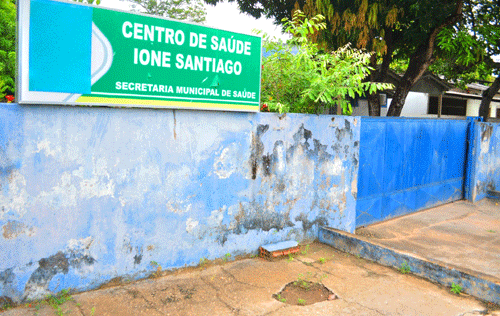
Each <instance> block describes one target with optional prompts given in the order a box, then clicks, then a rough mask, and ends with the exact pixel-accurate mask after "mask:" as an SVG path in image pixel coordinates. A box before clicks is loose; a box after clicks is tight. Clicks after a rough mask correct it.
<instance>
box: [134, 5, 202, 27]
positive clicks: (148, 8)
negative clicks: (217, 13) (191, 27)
mask: <svg viewBox="0 0 500 316" xmlns="http://www.w3.org/2000/svg"><path fill="white" fill-rule="evenodd" d="M128 1H129V2H131V3H133V4H137V5H139V6H140V7H141V8H142V9H143V10H141V11H143V12H145V13H148V14H153V15H158V16H164V17H168V18H171V19H175V20H187V21H191V22H197V23H202V22H204V21H205V19H206V16H207V11H206V9H205V6H204V5H203V2H201V0H128Z"/></svg>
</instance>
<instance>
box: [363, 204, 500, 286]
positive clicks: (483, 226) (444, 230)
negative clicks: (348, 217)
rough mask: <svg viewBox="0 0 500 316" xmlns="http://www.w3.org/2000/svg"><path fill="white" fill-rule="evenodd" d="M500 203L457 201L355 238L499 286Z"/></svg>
mask: <svg viewBox="0 0 500 316" xmlns="http://www.w3.org/2000/svg"><path fill="white" fill-rule="evenodd" d="M499 204H500V201H499V200H488V199H484V200H482V201H480V202H478V203H476V204H472V203H470V202H467V201H458V202H454V203H450V204H446V205H443V206H440V207H436V208H432V209H429V210H426V211H422V212H418V213H414V214H411V215H407V216H403V217H400V218H396V219H392V220H388V221H384V222H382V223H377V224H373V225H370V226H367V227H364V228H359V229H357V230H356V235H359V236H363V237H367V238H368V239H369V240H373V241H376V242H377V243H379V244H382V245H385V246H388V247H391V248H393V249H397V250H400V251H404V252H407V253H412V254H416V255H418V256H420V257H423V258H426V259H428V260H430V261H438V262H442V263H444V264H446V265H449V266H452V267H456V268H459V269H465V270H469V271H473V272H478V273H481V274H483V275H487V276H490V277H492V278H494V279H496V280H498V283H500V205H499Z"/></svg>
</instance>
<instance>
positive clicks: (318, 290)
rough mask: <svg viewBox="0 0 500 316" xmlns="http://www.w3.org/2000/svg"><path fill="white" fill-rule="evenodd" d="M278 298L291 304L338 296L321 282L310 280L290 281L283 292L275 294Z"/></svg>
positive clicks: (311, 302) (319, 300)
mask: <svg viewBox="0 0 500 316" xmlns="http://www.w3.org/2000/svg"><path fill="white" fill-rule="evenodd" d="M273 298H275V299H276V300H278V301H280V302H282V303H285V304H290V305H311V304H314V303H318V302H322V301H327V300H334V299H336V298H337V295H335V294H334V293H333V292H332V291H330V290H329V289H328V288H327V287H326V286H324V285H323V284H321V283H313V282H310V281H302V282H297V281H295V282H290V283H288V284H287V285H285V287H284V288H283V290H281V292H279V293H277V294H273Z"/></svg>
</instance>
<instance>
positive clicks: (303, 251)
mask: <svg viewBox="0 0 500 316" xmlns="http://www.w3.org/2000/svg"><path fill="white" fill-rule="evenodd" d="M308 251H309V244H307V245H306V247H305V249H304V250H302V251H301V253H302V254H303V255H307V252H308Z"/></svg>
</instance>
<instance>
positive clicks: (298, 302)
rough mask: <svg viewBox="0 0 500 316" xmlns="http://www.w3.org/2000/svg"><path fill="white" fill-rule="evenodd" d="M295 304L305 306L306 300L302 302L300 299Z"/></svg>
mask: <svg viewBox="0 0 500 316" xmlns="http://www.w3.org/2000/svg"><path fill="white" fill-rule="evenodd" d="M297 304H299V305H306V300H303V299H301V298H299V299H297Z"/></svg>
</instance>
